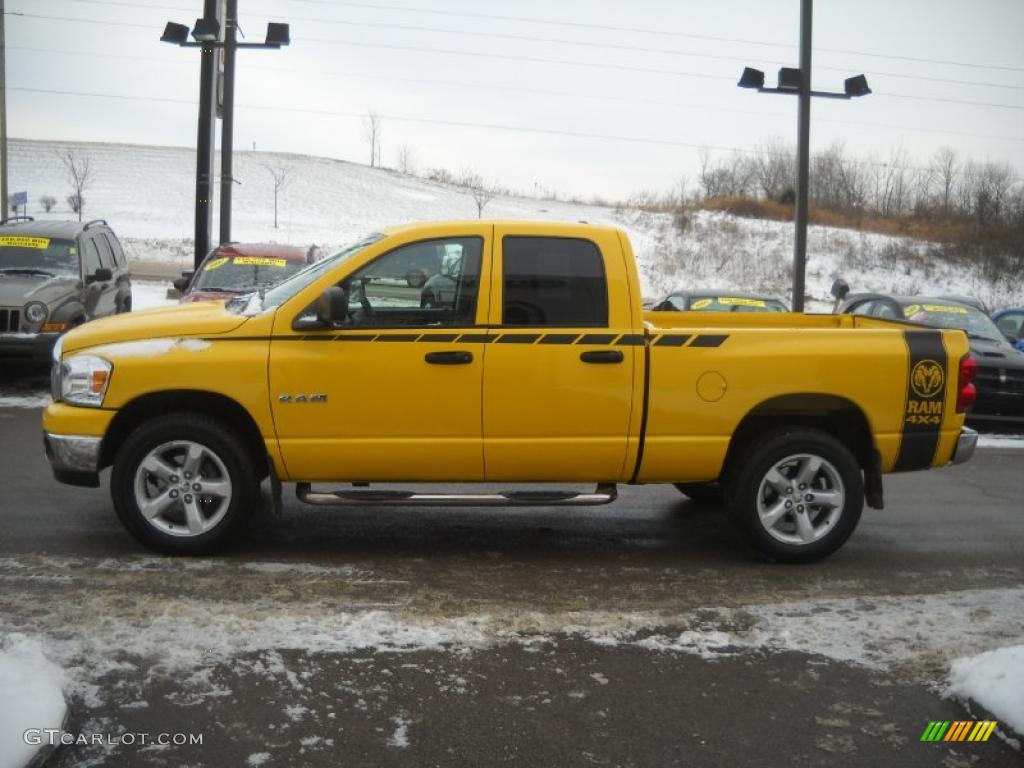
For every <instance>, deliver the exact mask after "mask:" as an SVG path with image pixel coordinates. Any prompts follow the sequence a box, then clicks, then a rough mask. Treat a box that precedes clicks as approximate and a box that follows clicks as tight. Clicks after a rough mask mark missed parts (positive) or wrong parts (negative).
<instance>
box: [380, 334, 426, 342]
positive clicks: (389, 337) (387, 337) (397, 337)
mask: <svg viewBox="0 0 1024 768" xmlns="http://www.w3.org/2000/svg"><path fill="white" fill-rule="evenodd" d="M419 337H420V335H419V334H418V333H382V334H381V335H380V336H378V337H377V341H416V339H418V338H419Z"/></svg>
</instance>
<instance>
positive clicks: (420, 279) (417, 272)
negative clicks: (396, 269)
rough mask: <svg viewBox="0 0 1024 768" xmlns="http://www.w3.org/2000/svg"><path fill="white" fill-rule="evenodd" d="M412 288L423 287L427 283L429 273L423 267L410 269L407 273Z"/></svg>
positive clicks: (407, 281) (406, 277)
mask: <svg viewBox="0 0 1024 768" xmlns="http://www.w3.org/2000/svg"><path fill="white" fill-rule="evenodd" d="M405 282H406V283H408V284H409V287H410V288H422V287H423V286H424V285H426V284H427V273H426V272H424V271H423V270H421V269H410V270H409V271H408V272H407V273H406V275H405Z"/></svg>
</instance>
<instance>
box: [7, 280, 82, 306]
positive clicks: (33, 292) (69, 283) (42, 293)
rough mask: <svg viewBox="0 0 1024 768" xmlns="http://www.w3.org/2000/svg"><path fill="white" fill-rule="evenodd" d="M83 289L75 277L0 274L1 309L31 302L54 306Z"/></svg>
mask: <svg viewBox="0 0 1024 768" xmlns="http://www.w3.org/2000/svg"><path fill="white" fill-rule="evenodd" d="M81 289H82V282H81V281H80V280H79V279H78V278H74V277H43V276H42V275H18V274H10V273H0V307H22V306H24V305H25V304H28V303H29V302H30V301H41V302H43V303H44V304H47V305H52V304H54V303H56V302H57V301H59V300H60V299H63V298H65V297H67V296H69V295H71V294H74V293H77V292H78V291H80V290H81Z"/></svg>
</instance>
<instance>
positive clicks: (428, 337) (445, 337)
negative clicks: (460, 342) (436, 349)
mask: <svg viewBox="0 0 1024 768" xmlns="http://www.w3.org/2000/svg"><path fill="white" fill-rule="evenodd" d="M458 337H459V334H457V333H424V334H423V335H422V336H420V338H419V341H434V342H440V343H445V342H452V341H455V340H456V339H457V338H458Z"/></svg>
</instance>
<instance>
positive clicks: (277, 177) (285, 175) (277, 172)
mask: <svg viewBox="0 0 1024 768" xmlns="http://www.w3.org/2000/svg"><path fill="white" fill-rule="evenodd" d="M263 167H264V168H266V169H267V173H269V174H270V176H271V177H272V178H273V179H274V229H277V198H278V196H279V195H280V194H281V192H282V191H283V190H284V188H285V187H287V186H288V182H289V176H290V175H291V169H290V168H288V167H287V166H285V165H270V164H269V163H265V164H264V165H263Z"/></svg>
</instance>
